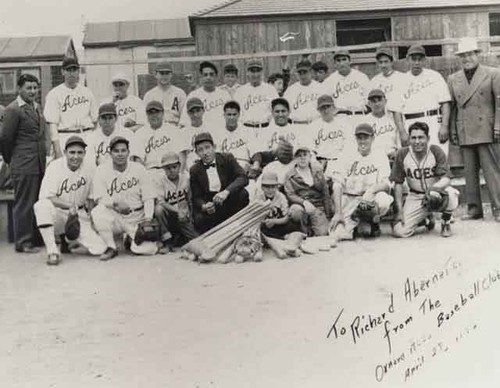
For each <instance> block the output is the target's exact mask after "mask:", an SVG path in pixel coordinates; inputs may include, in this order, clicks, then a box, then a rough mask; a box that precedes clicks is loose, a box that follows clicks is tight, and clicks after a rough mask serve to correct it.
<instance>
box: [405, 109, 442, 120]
mask: <svg viewBox="0 0 500 388" xmlns="http://www.w3.org/2000/svg"><path fill="white" fill-rule="evenodd" d="M438 114H439V109H432V110H428V111H425V112H419V113H408V114H405V115H404V116H405V119H407V120H411V119H418V118H420V117H425V116H436V115H438Z"/></svg>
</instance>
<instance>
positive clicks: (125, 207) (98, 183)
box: [92, 136, 159, 260]
mask: <svg viewBox="0 0 500 388" xmlns="http://www.w3.org/2000/svg"><path fill="white" fill-rule="evenodd" d="M109 147H110V150H111V161H112V163H105V164H103V165H101V166H99V167H98V168H97V170H96V174H95V178H94V187H93V198H94V199H95V200H96V201H97V203H98V205H97V206H96V207H95V208H94V210H93V211H92V219H93V220H94V225H95V228H96V230H97V232H98V233H99V236H101V238H102V239H103V240H104V242H105V243H106V245H107V249H106V252H105V253H104V254H103V255H102V256H101V260H110V259H112V258H114V257H115V256H117V255H118V251H117V249H116V243H115V240H114V236H113V235H114V234H126V236H127V237H128V238H130V239H132V242H131V250H132V252H133V253H135V254H142V255H154V254H155V253H156V252H157V250H158V247H157V243H156V241H143V238H142V236H140V235H139V233H138V230H140V229H141V228H140V226H141V225H143V221H145V222H147V223H151V220H152V219H153V213H154V197H155V193H154V190H153V189H152V188H151V187H149V182H150V179H148V177H149V176H148V174H147V172H146V169H145V168H144V166H143V165H142V164H140V163H137V162H132V161H129V154H130V151H129V141H128V140H127V139H125V138H124V137H121V136H116V137H114V138H113V139H111V141H110V143H109ZM151 225H152V224H151ZM158 231H159V229H158ZM158 234H159V232H158ZM141 235H142V233H141ZM147 240H154V238H153V239H150V238H149V237H148V238H147Z"/></svg>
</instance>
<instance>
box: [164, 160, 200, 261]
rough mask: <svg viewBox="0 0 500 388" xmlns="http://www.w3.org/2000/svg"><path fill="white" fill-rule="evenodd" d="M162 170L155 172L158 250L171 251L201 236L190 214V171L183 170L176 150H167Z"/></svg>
mask: <svg viewBox="0 0 500 388" xmlns="http://www.w3.org/2000/svg"><path fill="white" fill-rule="evenodd" d="M161 168H162V170H163V171H162V173H161V174H158V175H156V177H157V180H158V182H155V183H156V187H157V189H156V195H157V197H156V206H155V218H156V219H157V220H158V222H159V223H160V230H161V243H162V247H161V248H160V251H159V253H162V254H163V253H168V252H169V251H171V250H172V249H173V248H174V247H176V246H180V245H182V244H185V243H187V242H188V241H189V240H192V239H193V238H195V237H197V236H198V232H197V231H196V230H195V228H194V224H193V219H192V217H191V208H190V203H191V198H190V197H191V195H190V194H191V190H190V188H189V174H188V172H187V171H182V172H181V161H180V159H179V155H178V154H176V153H175V152H168V153H166V154H165V155H163V157H162V159H161Z"/></svg>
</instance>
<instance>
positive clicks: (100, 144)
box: [85, 127, 140, 166]
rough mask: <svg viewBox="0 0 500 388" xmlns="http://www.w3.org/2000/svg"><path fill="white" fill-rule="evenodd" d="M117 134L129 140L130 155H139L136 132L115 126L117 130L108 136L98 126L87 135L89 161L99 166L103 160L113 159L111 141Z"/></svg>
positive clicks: (87, 158)
mask: <svg viewBox="0 0 500 388" xmlns="http://www.w3.org/2000/svg"><path fill="white" fill-rule="evenodd" d="M116 136H122V137H124V138H125V139H127V140H128V141H129V150H130V156H139V155H140V150H139V149H138V147H137V140H136V134H134V133H133V132H132V131H131V130H129V129H126V128H120V127H115V130H114V131H113V132H111V134H110V135H109V136H107V135H106V134H105V133H104V132H103V131H102V129H101V127H97V128H96V129H95V130H93V131H92V132H91V133H90V134H89V135H88V137H87V154H86V155H85V159H86V161H87V162H88V163H93V164H94V165H95V166H99V165H100V164H102V163H103V162H108V161H110V160H111V153H110V152H111V150H110V148H109V143H110V141H111V139H113V138H114V137H116Z"/></svg>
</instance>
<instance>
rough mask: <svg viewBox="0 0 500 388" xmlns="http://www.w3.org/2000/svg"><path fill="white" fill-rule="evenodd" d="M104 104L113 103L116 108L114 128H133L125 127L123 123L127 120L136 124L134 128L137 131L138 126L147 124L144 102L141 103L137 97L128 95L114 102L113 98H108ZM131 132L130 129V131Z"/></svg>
mask: <svg viewBox="0 0 500 388" xmlns="http://www.w3.org/2000/svg"><path fill="white" fill-rule="evenodd" d="M104 103H113V104H115V106H116V114H117V119H116V126H117V127H122V128H127V129H130V128H134V127H125V126H124V124H125V121H127V119H130V120H133V121H135V122H136V124H137V125H136V128H137V129H138V128H139V127H140V126H143V125H144V124H146V123H147V118H146V106H145V105H144V101H142V100H141V99H140V98H139V97H137V96H134V95H130V94H129V95H128V96H127V97H125V98H124V99H117V100H116V101H114V99H113V97H109V98H108V99H106V100H105V101H104ZM131 130H132V129H131Z"/></svg>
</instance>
